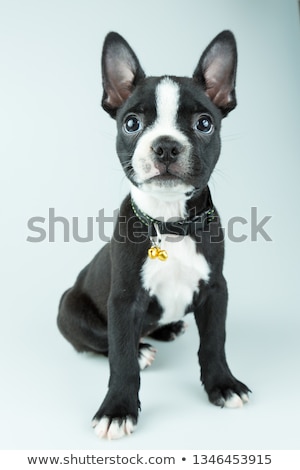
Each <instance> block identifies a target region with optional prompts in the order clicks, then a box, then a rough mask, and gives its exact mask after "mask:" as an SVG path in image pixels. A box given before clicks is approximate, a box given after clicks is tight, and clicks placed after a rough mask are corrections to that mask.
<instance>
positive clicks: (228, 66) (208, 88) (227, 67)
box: [193, 31, 237, 117]
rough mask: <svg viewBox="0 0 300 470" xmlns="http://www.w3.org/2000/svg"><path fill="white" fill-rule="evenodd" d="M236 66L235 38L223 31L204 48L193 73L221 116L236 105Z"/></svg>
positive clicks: (225, 114) (229, 32) (228, 32)
mask: <svg viewBox="0 0 300 470" xmlns="http://www.w3.org/2000/svg"><path fill="white" fill-rule="evenodd" d="M236 67H237V48H236V42H235V38H234V36H233V34H232V33H231V31H223V32H222V33H220V34H218V36H216V37H215V39H214V40H213V41H212V42H211V43H210V44H209V45H208V47H207V48H206V49H205V51H204V52H203V54H202V56H201V58H200V61H199V63H198V65H197V67H196V70H195V72H194V75H193V78H194V80H196V81H197V82H199V83H200V84H201V86H203V88H204V89H205V92H206V94H207V96H208V97H209V98H210V99H211V101H212V102H213V103H214V104H215V105H216V106H217V107H218V108H219V109H220V110H221V112H222V114H223V117H225V116H227V114H228V113H229V112H230V111H231V110H232V109H234V108H235V107H236V96H235V79H236Z"/></svg>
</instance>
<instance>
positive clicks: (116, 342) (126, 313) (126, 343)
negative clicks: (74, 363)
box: [93, 288, 147, 439]
mask: <svg viewBox="0 0 300 470" xmlns="http://www.w3.org/2000/svg"><path fill="white" fill-rule="evenodd" d="M146 309H147V294H146V293H145V292H144V291H142V290H141V291H140V292H139V293H138V294H136V295H135V298H133V293H132V292H129V289H128V288H127V289H118V291H117V292H116V293H114V292H112V293H111V295H110V298H109V302H108V344H109V364H110V379H109V389H108V392H107V394H106V397H105V399H104V401H103V403H102V405H101V407H100V409H99V410H98V412H97V413H96V415H95V417H94V419H93V425H94V428H95V432H96V434H97V435H98V436H99V437H107V438H108V439H118V438H120V437H123V436H124V435H126V434H131V433H132V432H133V430H134V427H135V425H136V423H137V419H138V411H139V407H140V402H139V397H138V393H139V387H140V368H139V363H138V345H139V340H140V335H141V325H142V319H143V312H145V311H146Z"/></svg>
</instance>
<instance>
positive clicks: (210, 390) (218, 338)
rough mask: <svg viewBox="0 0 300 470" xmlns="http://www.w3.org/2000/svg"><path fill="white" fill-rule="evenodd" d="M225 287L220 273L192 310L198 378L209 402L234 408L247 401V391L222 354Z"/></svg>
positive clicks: (223, 348)
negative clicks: (197, 339) (197, 346)
mask: <svg viewBox="0 0 300 470" xmlns="http://www.w3.org/2000/svg"><path fill="white" fill-rule="evenodd" d="M226 310H227V286H226V281H225V279H224V277H223V276H220V278H219V279H218V280H217V281H216V282H214V284H213V285H212V286H211V287H208V292H207V296H206V299H205V301H204V304H202V305H201V306H200V307H198V308H197V309H196V310H195V319H196V323H197V326H198V330H199V334H200V348H199V352H198V356H199V363H200V367H201V380H202V383H203V385H204V388H205V390H206V392H207V394H208V397H209V400H210V401H211V403H213V404H214V405H217V406H221V407H223V406H226V407H229V408H238V407H241V406H242V405H243V403H246V402H247V401H248V393H249V392H250V390H249V389H248V387H247V386H246V385H244V384H243V383H242V382H240V381H238V380H237V379H236V378H235V377H234V376H233V375H232V373H231V371H230V369H229V367H228V365H227V361H226V356H225V320H226Z"/></svg>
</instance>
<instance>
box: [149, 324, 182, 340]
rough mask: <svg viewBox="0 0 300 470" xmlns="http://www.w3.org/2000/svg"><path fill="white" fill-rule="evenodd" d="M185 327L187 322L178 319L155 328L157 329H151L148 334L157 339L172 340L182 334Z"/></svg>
mask: <svg viewBox="0 0 300 470" xmlns="http://www.w3.org/2000/svg"><path fill="white" fill-rule="evenodd" d="M186 328H187V324H186V323H185V322H183V321H182V320H179V321H177V322H173V323H168V324H167V325H163V326H161V327H160V328H157V330H155V331H153V332H152V333H151V334H150V335H149V336H151V338H154V339H157V340H159V341H173V340H174V339H176V338H177V337H178V336H180V335H182V334H183V333H184V332H185V330H186Z"/></svg>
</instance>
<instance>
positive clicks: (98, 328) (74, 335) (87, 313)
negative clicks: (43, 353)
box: [57, 288, 108, 355]
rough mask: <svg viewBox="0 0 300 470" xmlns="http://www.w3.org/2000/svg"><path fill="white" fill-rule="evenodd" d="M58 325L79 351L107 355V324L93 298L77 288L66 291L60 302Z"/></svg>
mask: <svg viewBox="0 0 300 470" xmlns="http://www.w3.org/2000/svg"><path fill="white" fill-rule="evenodd" d="M57 325H58V328H59V330H60V332H61V333H62V335H63V336H64V337H65V338H66V339H67V340H68V341H69V342H70V343H71V344H72V345H73V346H74V348H75V349H76V350H77V351H79V352H82V351H90V352H95V353H101V354H105V355H107V353H108V339H107V324H106V322H105V320H104V317H103V316H101V314H100V312H99V311H98V309H97V307H96V305H95V304H94V303H93V301H92V300H91V298H90V297H89V296H88V295H86V294H85V293H83V292H78V291H77V289H76V288H72V289H69V290H68V291H66V292H65V293H64V294H63V296H62V298H61V302H60V306H59V313H58V317H57Z"/></svg>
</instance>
